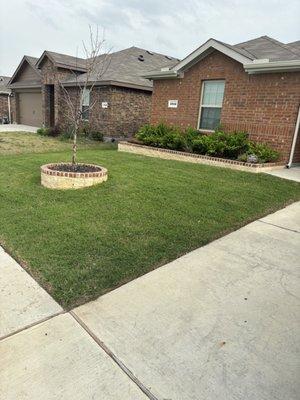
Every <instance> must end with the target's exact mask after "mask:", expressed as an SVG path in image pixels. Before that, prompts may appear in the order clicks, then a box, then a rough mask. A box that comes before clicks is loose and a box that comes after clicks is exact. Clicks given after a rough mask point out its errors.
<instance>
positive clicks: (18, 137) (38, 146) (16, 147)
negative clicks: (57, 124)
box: [0, 132, 110, 160]
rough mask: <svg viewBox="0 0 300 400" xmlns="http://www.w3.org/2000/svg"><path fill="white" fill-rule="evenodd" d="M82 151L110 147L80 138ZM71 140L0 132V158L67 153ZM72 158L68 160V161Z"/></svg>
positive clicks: (23, 133) (27, 133) (32, 134)
mask: <svg viewBox="0 0 300 400" xmlns="http://www.w3.org/2000/svg"><path fill="white" fill-rule="evenodd" d="M79 145H80V148H81V149H89V148H95V149H96V148H102V147H103V146H104V147H107V146H110V145H109V144H103V143H101V142H96V141H92V140H89V139H84V138H79ZM71 147H72V142H71V140H70V139H61V138H53V137H49V136H39V135H37V134H36V133H32V132H0V156H2V155H5V154H23V153H45V152H48V151H66V150H68V149H71ZM70 158H71V157H69V158H68V160H69V159H70Z"/></svg>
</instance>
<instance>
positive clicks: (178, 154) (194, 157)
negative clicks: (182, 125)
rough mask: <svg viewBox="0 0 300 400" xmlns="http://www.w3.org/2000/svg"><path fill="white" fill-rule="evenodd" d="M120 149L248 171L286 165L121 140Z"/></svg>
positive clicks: (279, 167)
mask: <svg viewBox="0 0 300 400" xmlns="http://www.w3.org/2000/svg"><path fill="white" fill-rule="evenodd" d="M118 150H119V151H125V152H127V153H134V154H140V155H143V156H150V157H158V158H163V159H166V160H176V161H186V162H191V163H196V164H208V165H214V166H218V167H223V168H232V169H237V170H240V171H248V172H264V171H268V170H270V169H276V168H278V169H281V168H283V167H284V163H283V162H275V163H255V164H253V163H247V162H242V161H238V160H229V159H224V158H218V157H210V156H205V155H200V154H195V153H188V152H183V151H177V150H170V149H161V148H158V147H151V146H144V145H141V144H137V143H132V142H125V141H123V142H119V143H118Z"/></svg>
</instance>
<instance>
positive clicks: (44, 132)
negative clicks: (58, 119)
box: [36, 128, 49, 136]
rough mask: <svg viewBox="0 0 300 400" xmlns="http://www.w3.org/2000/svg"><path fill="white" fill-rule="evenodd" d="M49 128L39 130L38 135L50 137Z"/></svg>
mask: <svg viewBox="0 0 300 400" xmlns="http://www.w3.org/2000/svg"><path fill="white" fill-rule="evenodd" d="M48 131H49V128H39V129H38V130H37V131H36V133H37V134H38V135H40V136H48Z"/></svg>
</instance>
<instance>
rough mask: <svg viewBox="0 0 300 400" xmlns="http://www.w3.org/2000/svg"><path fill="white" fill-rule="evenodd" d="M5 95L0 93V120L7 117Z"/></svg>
mask: <svg viewBox="0 0 300 400" xmlns="http://www.w3.org/2000/svg"><path fill="white" fill-rule="evenodd" d="M7 97H8V96H7V94H2V93H0V118H2V117H8V101H7Z"/></svg>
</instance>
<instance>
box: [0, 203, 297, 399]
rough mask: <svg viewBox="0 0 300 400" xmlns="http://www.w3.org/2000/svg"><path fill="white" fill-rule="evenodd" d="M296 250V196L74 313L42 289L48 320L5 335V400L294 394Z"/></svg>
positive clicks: (0, 349)
mask: <svg viewBox="0 0 300 400" xmlns="http://www.w3.org/2000/svg"><path fill="white" fill-rule="evenodd" d="M299 249H300V202H299V203H295V204H293V205H291V206H289V207H287V208H285V209H283V210H281V211H278V212H277V213H275V214H272V215H269V216H267V217H265V218H262V219H261V220H258V221H256V222H253V223H251V224H249V225H247V226H245V227H244V228H242V229H239V230H238V231H236V232H233V233H231V234H229V235H227V236H225V237H223V238H221V239H219V240H216V241H214V242H212V243H210V244H209V245H207V246H205V247H202V248H200V249H197V250H195V251H193V252H191V253H189V254H187V255H185V256H183V257H181V258H179V259H177V260H175V261H173V262H171V263H169V264H167V265H165V266H163V267H161V268H158V269H157V270H155V271H153V272H150V273H149V274H147V275H144V276H143V277H141V278H139V279H136V280H134V281H132V282H130V283H128V284H126V285H124V286H122V287H120V288H119V289H117V290H114V291H112V292H110V293H108V294H106V295H104V296H102V297H100V298H99V299H98V300H96V301H94V302H91V303H87V304H85V305H83V306H81V307H78V308H76V309H75V310H73V311H71V312H69V313H66V312H62V311H61V312H60V314H59V315H57V308H56V306H55V305H54V304H53V303H52V300H50V299H46V298H44V299H43V298H42V295H41V294H40V296H38V299H39V301H40V302H41V303H43V302H45V301H46V302H47V304H48V306H47V307H46V308H45V307H44V311H43V312H46V313H47V315H48V317H47V320H46V321H45V320H43V321H44V322H41V323H39V322H38V321H36V320H35V322H34V323H33V324H32V326H27V327H24V329H23V330H21V331H20V330H19V332H17V333H14V331H13V329H15V328H12V330H11V332H10V333H9V334H7V335H6V336H5V337H4V338H3V339H2V340H0V353H1V362H2V365H5V368H3V369H2V370H1V371H0V382H1V385H0V398H3V399H6V400H12V399H13V400H15V399H18V400H25V399H29V398H30V399H31V400H37V399H40V398H43V399H45V400H46V399H49V400H50V399H51V400H52V399H61V400H64V399H66V400H67V399H70V398H72V399H80V400H81V399H84V400H85V399H103V400H106V399H133V400H135V399H152V400H155V399H160V400H166V399H172V400H202V399H203V400H216V399H218V400H276V399H277V400H285V399H286V400H296V399H297V400H298V399H299V392H300V383H299V375H300V361H299V360H300V338H299V331H300V322H299V315H300V314H299V313H300V300H299V293H300V254H299ZM40 290H42V289H40ZM8 292H9V293H7V294H6V295H5V298H7V299H8V300H7V301H9V299H10V296H11V300H12V299H13V297H14V290H13V288H12V289H11V290H8ZM24 296H26V288H25V287H24ZM24 301H25V300H24ZM11 303H12V304H13V308H14V309H15V308H16V307H19V308H20V307H21V304H20V301H18V302H16V301H11ZM50 303H51V304H50ZM33 307H35V306H34V305H33V304H30V303H29V304H26V310H27V313H29V312H30V308H31V309H32V311H33ZM39 309H40V308H39ZM14 312H15V314H16V310H15V311H14ZM51 312H52V313H53V314H52V317H51V316H49V313H50V315H51ZM55 313H56V314H55ZM33 314H34V312H33ZM6 315H8V314H7V308H6ZM7 318H9V317H7ZM11 326H13V323H12V322H11ZM12 377H13V378H12Z"/></svg>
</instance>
